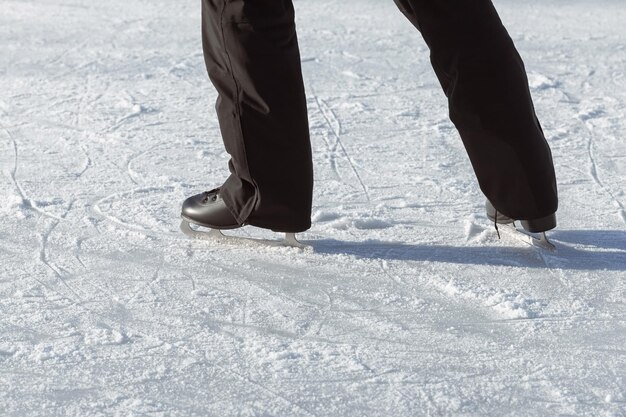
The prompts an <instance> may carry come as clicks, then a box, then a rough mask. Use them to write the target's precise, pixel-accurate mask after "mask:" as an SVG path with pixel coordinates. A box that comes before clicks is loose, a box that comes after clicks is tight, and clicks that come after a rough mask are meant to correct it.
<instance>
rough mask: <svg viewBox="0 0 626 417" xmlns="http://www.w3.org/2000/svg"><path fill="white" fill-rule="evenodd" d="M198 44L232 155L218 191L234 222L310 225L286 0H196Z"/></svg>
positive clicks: (299, 86)
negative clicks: (199, 13) (199, 12)
mask: <svg viewBox="0 0 626 417" xmlns="http://www.w3.org/2000/svg"><path fill="white" fill-rule="evenodd" d="M202 44H203V49H204V58H205V62H206V67H207V70H208V73H209V77H210V79H211V81H212V83H213V85H214V86H215V88H216V89H217V91H218V93H219V97H218V100H217V105H216V109H217V114H218V119H219V123H220V130H221V133H222V137H223V139H224V145H225V147H226V150H227V152H228V153H229V154H230V155H231V160H230V163H229V167H230V172H231V175H230V177H229V178H228V179H227V180H226V182H225V183H224V185H223V186H222V187H221V190H220V196H221V197H222V198H223V199H224V201H225V203H226V205H227V207H228V208H229V209H230V211H231V212H232V214H233V215H234V216H235V218H236V219H237V221H238V222H239V223H240V224H243V223H246V224H251V225H255V226H259V227H264V228H269V229H274V230H277V231H285V232H300V231H304V230H306V229H308V228H309V227H310V226H311V200H312V189H313V168H312V160H311V144H310V139H309V126H308V118H307V109H306V97H305V94H304V86H303V82H302V73H301V66H300V53H299V49H298V41H297V38H296V30H295V24H294V10H293V6H292V3H291V0H202Z"/></svg>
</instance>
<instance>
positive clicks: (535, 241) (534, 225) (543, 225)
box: [485, 200, 556, 251]
mask: <svg viewBox="0 0 626 417" xmlns="http://www.w3.org/2000/svg"><path fill="white" fill-rule="evenodd" d="M485 208H486V210H487V218H488V219H489V220H491V221H492V222H493V223H494V224H495V225H496V230H497V231H498V234H499V233H500V232H499V229H498V225H499V224H501V225H504V226H505V227H504V228H503V229H502V230H503V231H505V232H508V231H512V232H513V233H514V234H515V237H517V238H520V237H521V238H522V239H523V240H524V241H525V242H526V243H528V244H530V245H533V246H538V247H541V248H543V249H547V250H550V251H554V250H556V246H554V244H553V243H552V242H550V240H548V236H547V235H546V232H547V231H548V230H552V229H554V228H555V227H556V214H551V215H549V216H546V217H541V218H539V219H532V220H519V222H520V223H521V226H522V228H521V229H519V228H518V227H517V226H516V224H515V222H516V221H518V220H515V219H512V218H510V217H508V216H506V215H504V214H502V213H500V212H499V211H497V210H496V209H495V207H494V206H493V205H492V204H491V202H490V201H489V200H487V202H486V204H485Z"/></svg>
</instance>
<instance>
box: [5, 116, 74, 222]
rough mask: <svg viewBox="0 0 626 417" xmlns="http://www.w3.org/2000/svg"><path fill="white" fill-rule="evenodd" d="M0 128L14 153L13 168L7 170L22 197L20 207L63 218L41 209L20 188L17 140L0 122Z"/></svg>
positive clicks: (49, 216)
mask: <svg viewBox="0 0 626 417" xmlns="http://www.w3.org/2000/svg"><path fill="white" fill-rule="evenodd" d="M0 128H2V130H3V131H4V132H5V133H6V134H7V136H8V138H9V141H10V142H11V144H12V146H13V155H14V156H13V168H12V169H11V170H10V171H9V175H10V177H11V181H12V182H13V185H14V186H15V189H16V190H17V192H18V194H19V197H20V198H21V199H22V204H21V205H20V207H21V208H24V209H28V210H32V211H35V212H37V213H39V214H41V215H42V216H45V217H48V218H51V219H54V220H58V221H61V220H63V219H62V218H61V217H59V216H55V215H54V214H50V213H48V212H46V211H45V210H42V209H41V208H39V207H37V204H36V203H35V202H34V201H33V200H31V199H30V198H28V196H27V195H26V192H25V191H24V189H23V188H22V185H21V184H20V182H19V180H18V179H17V171H18V170H19V161H20V159H19V150H18V146H17V141H16V140H15V137H14V136H13V134H12V133H11V131H10V130H9V129H7V128H6V127H4V125H2V124H0Z"/></svg>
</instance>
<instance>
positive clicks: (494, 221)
mask: <svg viewBox="0 0 626 417" xmlns="http://www.w3.org/2000/svg"><path fill="white" fill-rule="evenodd" d="M493 226H494V227H495V228H496V233H497V234H498V239H502V237H501V236H500V230H499V229H498V209H496V215H495V217H494V218H493Z"/></svg>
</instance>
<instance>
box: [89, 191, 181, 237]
mask: <svg viewBox="0 0 626 417" xmlns="http://www.w3.org/2000/svg"><path fill="white" fill-rule="evenodd" d="M176 190H177V188H176V187H175V186H165V187H139V188H134V189H131V190H127V191H121V192H117V193H112V194H109V195H107V196H105V197H102V198H100V199H99V200H97V201H96V202H93V203H91V204H90V206H91V212H92V213H93V214H94V215H96V216H97V217H100V218H102V219H105V220H106V221H108V222H111V223H114V224H116V225H118V226H121V227H122V228H123V229H126V230H129V231H133V232H138V233H141V234H144V235H146V236H151V237H155V238H163V239H168V240H172V239H174V240H176V241H179V240H187V239H185V238H184V236H182V235H181V234H180V233H178V231H177V230H178V229H176V228H175V227H173V228H172V229H171V230H167V231H155V230H154V228H149V226H142V225H139V224H136V223H130V222H125V221H123V220H120V219H119V218H117V217H115V216H113V215H111V214H109V213H107V212H106V211H105V210H103V209H102V208H101V207H100V205H102V204H103V203H105V202H107V201H109V200H112V199H114V198H123V197H125V196H128V197H130V196H134V195H148V196H152V198H153V199H154V195H153V194H154V193H155V192H159V193H169V192H174V191H176ZM128 197H126V200H129V198H128ZM157 220H159V219H157Z"/></svg>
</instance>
